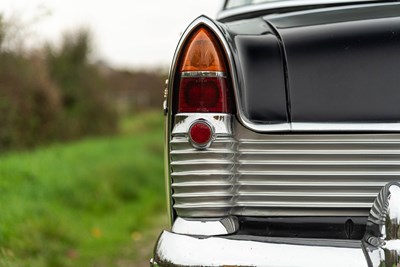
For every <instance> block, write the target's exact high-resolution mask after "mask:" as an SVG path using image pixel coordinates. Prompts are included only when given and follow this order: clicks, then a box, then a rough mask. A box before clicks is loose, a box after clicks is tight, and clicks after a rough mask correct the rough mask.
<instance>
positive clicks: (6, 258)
mask: <svg viewBox="0 0 400 267" xmlns="http://www.w3.org/2000/svg"><path fill="white" fill-rule="evenodd" d="M121 127H122V132H123V133H122V134H120V135H118V136H115V137H108V138H94V139H88V140H83V141H80V142H76V143H70V144H59V145H53V146H50V147H46V148H41V149H38V150H35V151H32V152H18V153H10V154H6V155H3V156H1V157H0V266H1V267H2V266H7V267H14V266H29V267H36V266H38V267H39V266H41V267H43V266H51V267H57V266H60V267H62V266H132V265H135V263H137V262H138V261H143V257H146V258H147V257H148V256H149V255H150V253H151V245H152V244H153V243H154V241H155V240H148V238H146V237H147V236H150V237H151V239H153V238H155V236H154V232H155V231H154V229H155V228H160V227H162V226H163V225H165V224H166V223H165V214H166V213H165V201H164V200H165V195H164V180H163V133H162V117H161V116H160V115H159V114H158V113H148V114H145V115H142V116H140V117H134V118H130V119H125V120H124V121H123V122H122V125H121ZM156 231H158V230H156ZM143 244H145V245H146V246H148V247H149V248H148V249H146V251H143V246H144V245H143ZM147 250H150V251H147ZM143 253H144V254H146V255H144V256H143V255H142V254H143ZM146 260H147V259H146Z"/></svg>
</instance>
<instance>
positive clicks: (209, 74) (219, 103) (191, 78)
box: [178, 26, 230, 113]
mask: <svg viewBox="0 0 400 267" xmlns="http://www.w3.org/2000/svg"><path fill="white" fill-rule="evenodd" d="M180 62H181V63H180V64H181V65H180V67H179V69H180V71H181V72H180V83H179V89H178V90H179V94H178V96H179V98H178V113H185V112H188V113H190V112H213V113H229V112H230V106H229V102H230V100H229V91H230V89H229V83H228V80H227V67H226V59H225V55H224V53H223V50H222V48H221V45H220V43H219V41H218V39H217V38H216V36H215V35H214V33H212V32H211V31H210V30H209V29H208V28H206V27H204V26H201V27H199V28H198V29H197V30H195V31H194V32H193V33H192V35H191V36H190V38H189V40H188V42H187V43H186V46H185V48H184V50H183V53H182V58H181V60H180Z"/></svg>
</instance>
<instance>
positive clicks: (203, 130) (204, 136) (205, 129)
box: [189, 122, 213, 147]
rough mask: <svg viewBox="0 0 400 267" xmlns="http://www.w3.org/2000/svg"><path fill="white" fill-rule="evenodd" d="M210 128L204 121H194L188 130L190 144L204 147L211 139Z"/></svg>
mask: <svg viewBox="0 0 400 267" xmlns="http://www.w3.org/2000/svg"><path fill="white" fill-rule="evenodd" d="M212 135H213V132H212V129H211V127H210V126H209V125H208V124H207V123H205V122H195V123H194V124H193V125H192V126H191V127H190V130H189V138H190V141H191V142H192V144H194V145H195V146H198V147H206V146H207V145H208V144H209V143H210V141H211V139H212Z"/></svg>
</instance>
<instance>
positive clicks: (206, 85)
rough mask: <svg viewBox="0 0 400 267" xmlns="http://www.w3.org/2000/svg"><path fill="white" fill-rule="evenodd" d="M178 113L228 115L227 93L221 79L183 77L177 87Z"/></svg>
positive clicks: (224, 83)
mask: <svg viewBox="0 0 400 267" xmlns="http://www.w3.org/2000/svg"><path fill="white" fill-rule="evenodd" d="M179 89H180V90H179V105H178V112H180V113H183V112H216V113H228V112H229V107H228V103H229V100H228V93H227V87H226V80H225V78H223V77H196V78H192V77H187V78H186V77H184V78H182V79H181V83H180V87H179Z"/></svg>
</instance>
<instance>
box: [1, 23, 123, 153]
mask: <svg viewBox="0 0 400 267" xmlns="http://www.w3.org/2000/svg"><path fill="white" fill-rule="evenodd" d="M6 38H7V28H6V27H5V26H4V23H2V20H1V17H0V125H1V127H0V151H5V150H9V149H12V148H17V149H20V148H30V147H33V146H36V145H38V144H43V143H48V142H52V141H58V140H71V139H77V138H80V137H84V136H88V135H104V134H111V133H114V132H115V131H116V128H117V125H116V122H117V118H116V113H115V112H114V110H113V108H112V107H113V105H112V103H109V102H108V99H109V94H110V92H109V87H108V86H107V83H106V82H105V81H104V79H102V77H101V75H100V74H99V71H98V69H97V68H96V66H95V65H93V64H90V63H89V61H88V56H89V52H90V46H91V44H90V34H89V33H88V31H85V30H81V31H78V32H77V33H74V34H68V35H65V38H64V40H63V42H62V44H61V46H60V47H59V48H54V46H50V45H48V46H47V47H46V49H43V51H42V52H36V53H35V54H32V53H31V54H29V53H22V52H21V51H12V50H11V49H10V48H9V47H8V48H7V49H5V48H4V42H5V41H6Z"/></svg>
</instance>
